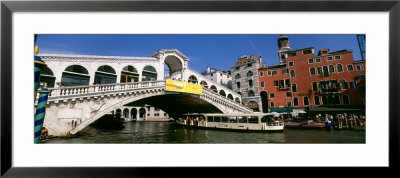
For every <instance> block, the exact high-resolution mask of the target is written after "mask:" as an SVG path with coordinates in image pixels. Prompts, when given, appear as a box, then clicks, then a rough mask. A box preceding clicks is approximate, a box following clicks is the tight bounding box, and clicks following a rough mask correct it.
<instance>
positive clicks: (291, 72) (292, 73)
mask: <svg viewBox="0 0 400 178" xmlns="http://www.w3.org/2000/svg"><path fill="white" fill-rule="evenodd" d="M290 77H292V78H293V77H296V74H295V73H294V70H291V71H290Z"/></svg>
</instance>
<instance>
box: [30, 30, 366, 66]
mask: <svg viewBox="0 0 400 178" xmlns="http://www.w3.org/2000/svg"><path fill="white" fill-rule="evenodd" d="M286 35H287V36H288V37H289V42H290V47H291V48H292V49H293V50H295V49H302V48H308V47H314V49H315V53H318V51H319V50H320V49H322V48H329V49H330V51H337V50H342V49H348V50H352V51H353V55H354V59H355V60H360V59H361V55H360V50H359V47H358V42H357V37H356V35H355V34H351V35H294V34H292V35H291V34H286ZM278 38H279V34H273V35H267V34H266V35H254V34H250V35H244V34H235V35H212V34H211V35H196V34H195V35H172V34H171V35H168V34H167V35H161V34H160V35H147V34H140V35H53V34H51V35H50V34H49V35H37V39H36V45H38V46H39V50H40V53H51V54H82V55H104V56H139V57H147V56H149V55H151V54H152V53H154V52H155V51H157V50H159V49H178V50H179V51H181V52H182V53H183V54H184V55H186V56H187V57H189V58H190V61H189V67H190V68H192V69H194V70H196V71H198V72H202V71H204V69H205V68H206V67H207V66H210V67H212V68H215V69H220V70H230V68H231V67H232V66H234V64H235V62H236V61H237V59H238V57H240V56H242V55H248V54H250V55H260V56H262V59H263V62H264V63H266V65H267V66H269V65H276V64H278V62H279V60H278V55H277V51H278V46H277V39H278Z"/></svg>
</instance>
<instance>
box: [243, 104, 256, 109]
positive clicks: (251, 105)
mask: <svg viewBox="0 0 400 178" xmlns="http://www.w3.org/2000/svg"><path fill="white" fill-rule="evenodd" d="M246 107H248V108H258V104H248V105H246Z"/></svg>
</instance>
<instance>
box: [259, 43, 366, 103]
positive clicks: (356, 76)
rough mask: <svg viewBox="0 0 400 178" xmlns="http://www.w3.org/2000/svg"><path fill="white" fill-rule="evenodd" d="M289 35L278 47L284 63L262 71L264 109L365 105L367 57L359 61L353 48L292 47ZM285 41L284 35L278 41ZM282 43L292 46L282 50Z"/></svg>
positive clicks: (281, 62)
mask: <svg viewBox="0 0 400 178" xmlns="http://www.w3.org/2000/svg"><path fill="white" fill-rule="evenodd" d="M284 37H286V36H284ZM285 39H286V40H284V44H281V45H279V48H280V49H279V50H278V56H279V60H280V65H277V66H267V67H263V68H260V69H259V71H258V73H259V81H260V82H259V90H260V95H261V96H262V104H263V105H264V107H263V110H266V109H269V110H270V108H278V107H290V108H293V109H294V110H304V109H305V108H306V107H308V106H337V105H361V106H362V105H364V106H365V67H366V66H365V60H358V61H355V60H354V58H353V53H352V51H349V50H340V51H334V52H330V51H329V49H327V48H324V49H321V50H320V51H319V52H318V54H317V55H315V53H314V48H313V47H310V48H304V49H298V50H291V49H290V47H289V44H288V43H289V41H288V38H287V37H286V38H285ZM281 42H282V36H281V37H280V38H279V39H278V44H280V43H281ZM281 46H284V47H285V49H290V50H286V51H284V52H282V50H281Z"/></svg>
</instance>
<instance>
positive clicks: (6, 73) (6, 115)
mask: <svg viewBox="0 0 400 178" xmlns="http://www.w3.org/2000/svg"><path fill="white" fill-rule="evenodd" d="M130 11H160V12H170V11H178V12H184V11H201V12H208V11H210V12H216V11H225V12H235V11H241V12H246V11H247V12H267V11H269V12H281V11H284V12H311V11H319V12H329V11H330V12H388V13H389V24H390V25H389V108H388V109H389V167H388V168H386V167H379V168H378V167H377V168H375V167H374V168H363V170H359V169H360V168H357V169H356V170H354V171H353V170H349V169H347V168H342V169H339V170H336V169H337V168H340V167H335V168H336V169H335V170H334V172H332V170H329V168H317V169H319V170H321V171H326V172H322V174H332V175H335V174H340V173H338V172H336V171H346V172H345V174H346V175H347V176H348V175H353V176H355V175H358V176H360V175H363V176H364V175H368V174H369V173H370V172H372V171H377V172H381V173H382V175H383V174H385V175H390V174H389V171H390V172H394V171H395V170H396V169H398V168H399V160H400V157H399V134H400V133H399V127H400V125H399V121H398V120H399V118H400V117H399V112H398V111H399V110H400V108H399V105H398V104H397V101H399V100H400V96H399V93H400V90H399V80H400V77H399V72H400V64H399V61H400V56H399V51H400V36H399V33H400V24H399V22H400V1H399V0H395V1H2V2H1V72H0V74H1V176H4V177H167V176H172V175H173V176H174V177H177V176H179V177H180V176H189V177H190V176H194V175H196V176H199V175H204V176H207V175H216V174H217V175H219V174H221V175H231V174H233V175H243V176H245V175H254V176H256V175H259V174H258V173H263V172H265V171H266V170H265V169H279V170H278V172H275V173H272V171H270V172H269V173H272V174H269V175H272V176H277V175H280V174H282V173H283V172H286V173H284V174H285V175H287V173H289V174H290V175H299V173H298V171H301V172H302V173H301V174H303V173H305V174H304V175H306V176H313V175H312V174H310V173H309V172H308V171H311V169H309V168H308V169H307V168H305V170H302V169H299V168H287V169H296V171H287V170H286V168H285V169H281V168H277V167H272V168H265V167H259V168H251V169H249V168H247V169H246V170H244V171H238V170H240V169H238V168H227V167H224V168H218V169H216V168H211V167H209V168H201V169H199V168H192V167H185V168H177V167H162V168H160V167H146V168H144V167H136V168H130V167H117V168H116V167H107V168H104V167H101V168H96V167H89V168H88V167H74V168H69V167H68V168H55V167H52V168H33V167H30V168H20V167H13V165H12V151H13V150H12V117H13V116H12V102H13V101H12V95H13V94H15V93H13V88H12V71H11V70H12V68H11V67H10V66H12V63H13V61H12V43H13V42H12V31H13V29H12V18H13V12H130ZM382 35H385V34H382ZM379 109H383V110H384V109H387V108H379ZM376 119H379V118H376ZM323 156H324V155H323ZM216 170H217V171H218V172H216ZM247 171H251V172H247ZM253 171H254V172H253ZM307 172H308V173H307ZM394 175H396V174H394ZM315 176H317V175H315Z"/></svg>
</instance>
